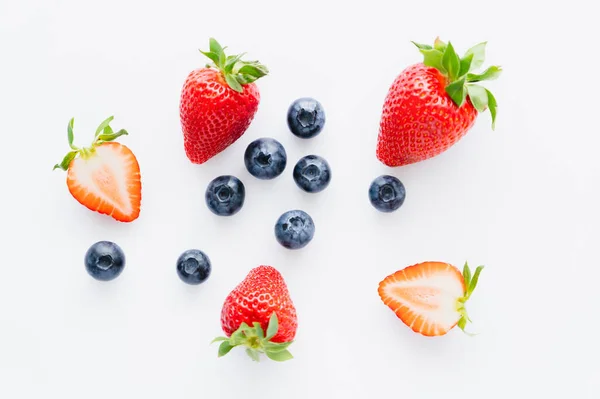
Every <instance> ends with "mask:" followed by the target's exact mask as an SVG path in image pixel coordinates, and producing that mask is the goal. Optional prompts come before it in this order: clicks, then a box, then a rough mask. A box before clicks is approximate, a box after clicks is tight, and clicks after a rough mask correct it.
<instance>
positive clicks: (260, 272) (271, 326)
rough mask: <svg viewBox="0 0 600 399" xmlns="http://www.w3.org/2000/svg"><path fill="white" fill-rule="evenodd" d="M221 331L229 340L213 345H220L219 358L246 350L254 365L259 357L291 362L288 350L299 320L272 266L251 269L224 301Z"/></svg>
mask: <svg viewBox="0 0 600 399" xmlns="http://www.w3.org/2000/svg"><path fill="white" fill-rule="evenodd" d="M221 327H222V328H223V331H224V332H225V335H227V337H219V338H216V339H215V340H214V341H213V342H217V341H221V345H220V346H219V357H221V356H224V355H226V354H227V353H229V351H230V350H231V349H233V348H234V347H236V346H246V353H247V354H248V355H249V356H250V357H251V358H252V359H253V360H255V361H258V360H259V354H260V353H265V354H266V355H267V356H268V357H269V358H270V359H272V360H276V361H285V360H289V359H291V358H292V354H291V353H290V352H289V351H288V350H287V347H288V346H290V344H291V343H292V341H293V340H294V337H295V336H296V329H297V327H298V320H297V318H296V309H295V308H294V304H293V303H292V299H291V298H290V294H289V292H288V289H287V286H286V284H285V281H284V280H283V277H282V276H281V274H280V273H279V272H278V271H277V270H276V269H275V268H274V267H271V266H259V267H256V268H254V269H252V270H251V271H250V273H248V275H247V276H246V278H245V279H244V281H242V282H241V283H240V284H239V285H238V286H237V287H236V288H235V289H234V290H233V291H231V293H230V294H229V295H228V296H227V298H226V299H225V303H224V304H223V309H222V311H221Z"/></svg>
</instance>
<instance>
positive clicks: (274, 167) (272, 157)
mask: <svg viewBox="0 0 600 399" xmlns="http://www.w3.org/2000/svg"><path fill="white" fill-rule="evenodd" d="M244 163H245V164H246V169H248V172H250V174H251V175H252V176H254V177H257V178H259V179H262V180H269V179H274V178H276V177H277V176H279V175H280V174H281V173H282V172H283V170H284V169H285V165H286V164H287V154H286V153H285V148H283V146H282V145H281V143H280V142H279V141H277V140H275V139H270V138H262V139H258V140H254V141H253V142H252V143H250V145H248V148H246V152H245V153H244Z"/></svg>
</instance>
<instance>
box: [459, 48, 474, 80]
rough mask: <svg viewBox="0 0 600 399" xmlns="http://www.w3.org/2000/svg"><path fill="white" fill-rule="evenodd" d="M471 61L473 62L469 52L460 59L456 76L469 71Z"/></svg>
mask: <svg viewBox="0 0 600 399" xmlns="http://www.w3.org/2000/svg"><path fill="white" fill-rule="evenodd" d="M471 62H473V54H469V55H467V56H465V57H463V58H462V59H461V60H460V72H459V74H458V77H460V78H462V77H463V76H465V75H466V74H467V73H468V72H469V70H470V69H471Z"/></svg>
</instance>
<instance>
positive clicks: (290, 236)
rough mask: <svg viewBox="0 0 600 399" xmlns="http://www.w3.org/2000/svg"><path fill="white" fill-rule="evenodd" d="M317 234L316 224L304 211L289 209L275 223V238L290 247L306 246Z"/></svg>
mask: <svg viewBox="0 0 600 399" xmlns="http://www.w3.org/2000/svg"><path fill="white" fill-rule="evenodd" d="M314 235H315V224H314V222H313V220H312V218H311V217H310V216H309V215H308V214H307V213H306V212H304V211H298V210H295V211H287V212H286V213H284V214H283V215H281V216H280V217H279V219H278V220H277V223H275V238H277V241H279V243H280V244H281V245H283V246H284V247H286V248H289V249H300V248H304V247H305V246H306V245H307V244H308V243H309V242H310V241H311V240H312V239H313V236H314Z"/></svg>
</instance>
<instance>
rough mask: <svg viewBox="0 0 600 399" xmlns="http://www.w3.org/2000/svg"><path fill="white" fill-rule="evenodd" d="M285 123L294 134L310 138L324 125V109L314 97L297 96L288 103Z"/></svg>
mask: <svg viewBox="0 0 600 399" xmlns="http://www.w3.org/2000/svg"><path fill="white" fill-rule="evenodd" d="M287 123H288V126H289V127H290V130H291V131H292V133H293V134H294V135H295V136H298V137H300V138H302V139H310V138H313V137H315V136H316V135H317V134H319V133H321V130H323V126H325V111H324V110H323V106H322V105H321V103H320V102H318V101H317V100H315V99H314V98H299V99H297V100H296V101H294V102H293V103H292V105H290V108H289V109H288V115H287Z"/></svg>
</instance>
